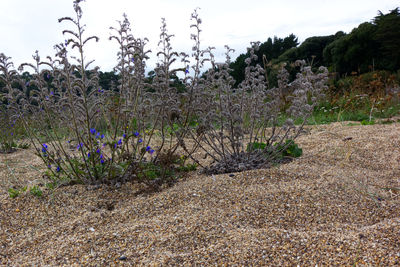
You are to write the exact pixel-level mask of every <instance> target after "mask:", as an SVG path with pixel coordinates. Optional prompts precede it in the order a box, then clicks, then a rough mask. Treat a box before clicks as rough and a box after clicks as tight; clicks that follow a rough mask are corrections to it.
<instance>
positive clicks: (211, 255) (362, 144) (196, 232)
mask: <svg viewBox="0 0 400 267" xmlns="http://www.w3.org/2000/svg"><path fill="white" fill-rule="evenodd" d="M346 124H347V123H333V124H330V125H323V126H321V125H319V126H312V127H307V134H304V135H302V136H301V137H299V139H297V141H296V142H297V143H299V145H300V147H302V148H303V156H302V157H301V158H299V159H296V160H294V161H292V162H290V163H288V164H283V165H279V166H275V167H272V168H270V169H261V170H253V171H246V172H242V173H234V175H233V176H232V175H229V174H223V175H212V176H205V175H200V174H197V173H192V174H191V175H190V176H189V177H187V178H186V179H184V180H182V181H180V182H178V183H177V184H176V185H174V186H173V187H171V188H167V189H165V190H163V191H162V192H160V193H153V194H146V193H140V192H141V189H143V188H142V187H140V186H139V185H137V184H132V183H127V184H124V185H122V187H120V188H113V187H107V186H101V187H99V188H93V187H87V186H83V185H74V186H69V187H63V188H58V189H56V190H55V191H54V192H53V193H50V192H49V191H45V192H44V196H43V197H42V198H37V197H34V196H31V195H30V194H29V193H26V194H23V195H21V196H19V197H18V198H16V199H11V198H9V196H8V194H7V189H8V187H9V186H10V185H18V184H26V183H29V182H31V184H41V183H43V181H42V180H43V179H42V178H41V176H40V171H41V170H42V169H41V168H40V159H38V158H37V157H36V156H34V155H33V151H32V150H30V151H25V150H24V151H18V152H16V153H14V154H9V155H0V182H1V183H0V189H1V191H0V225H1V228H0V264H1V265H6V266H25V265H26V266H32V265H34V266H43V265H52V266H54V265H57V266H60V265H66V266H74V265H77V266H80V265H93V266H95V265H97V266H104V265H126V266H136V265H146V266H147V265H179V266H185V265H193V264H198V265H240V266H242V265H273V266H286V265H297V264H299V265H301V266H310V265H312V266H315V265H316V264H318V265H319V266H320V265H329V266H330V265H347V266H348V265H352V264H358V265H372V266H377V265H382V266H393V265H399V264H400V208H399V207H400V205H399V204H400V199H399V194H400V192H399V190H398V189H399V187H400V124H399V123H395V124H389V125H369V126H346ZM6 157H7V158H6ZM11 173H12V174H11Z"/></svg>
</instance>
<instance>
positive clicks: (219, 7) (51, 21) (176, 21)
mask: <svg viewBox="0 0 400 267" xmlns="http://www.w3.org/2000/svg"><path fill="white" fill-rule="evenodd" d="M72 2H73V1H72V0H34V1H33V0H0V4H1V5H0V6H1V10H0V53H4V54H5V55H6V56H8V57H11V58H12V61H13V62H14V64H15V66H16V67H18V66H19V64H21V63H23V62H31V63H32V62H33V60H32V55H33V54H34V52H35V51H36V50H38V51H39V53H40V55H41V57H42V58H45V57H46V56H52V57H53V56H54V49H53V46H54V45H55V44H57V43H61V42H63V41H64V40H65V39H66V37H65V36H63V34H62V31H63V30H64V29H74V28H72V24H70V23H68V22H63V23H58V19H59V18H61V17H68V16H70V17H73V18H74V17H75V16H74V15H75V14H74V10H73V5H72ZM399 6H400V1H399V0H334V1H333V0H297V1H296V0H86V1H85V2H83V3H82V4H81V7H82V10H83V18H82V20H83V23H85V24H86V25H87V28H86V34H87V36H91V35H96V36H98V37H99V38H100V41H99V42H98V43H95V42H92V43H90V44H89V45H88V46H87V49H86V50H85V52H86V59H87V60H92V59H95V63H94V64H95V65H97V66H100V69H101V70H102V71H110V70H112V68H113V67H114V66H115V65H116V62H117V56H116V54H117V52H118V45H117V43H116V42H115V41H114V42H113V41H110V40H109V39H108V38H109V36H110V33H111V30H110V29H109V28H110V27H117V26H118V23H117V21H118V20H122V19H123V17H122V15H123V14H124V13H126V14H127V16H128V19H129V20H130V22H131V26H132V33H133V35H134V36H135V37H140V38H144V37H147V38H148V39H149V46H148V48H149V49H150V50H152V52H153V53H152V54H151V59H150V60H149V61H148V62H147V65H148V68H147V69H148V70H150V69H152V68H153V67H154V66H155V64H156V62H157V57H156V53H157V51H158V47H157V43H158V40H159V34H160V26H161V18H165V19H166V22H167V27H168V32H169V33H170V34H174V37H173V39H172V42H171V43H172V47H173V48H174V50H176V51H178V52H181V51H182V52H186V53H188V54H190V53H191V48H192V46H193V43H192V41H191V40H190V34H191V33H192V31H191V29H190V24H191V22H190V15H191V13H192V12H193V10H194V9H195V8H200V9H199V10H198V13H199V15H200V17H201V19H202V21H203V23H202V26H201V29H202V32H201V42H202V47H203V48H205V47H208V46H214V47H216V50H215V56H216V59H217V60H219V61H223V60H224V52H225V49H224V45H229V46H230V47H231V48H233V49H235V53H234V54H233V56H232V58H233V59H234V58H235V57H236V56H238V55H239V54H241V53H244V52H245V51H246V47H248V46H249V44H250V42H252V41H261V42H265V41H266V40H267V39H268V37H271V38H273V37H274V36H277V37H279V38H284V37H286V36H288V35H289V34H291V33H293V34H295V35H296V36H297V37H298V39H299V41H300V42H302V41H304V40H305V39H306V38H308V37H311V36H323V35H331V34H335V33H336V32H338V31H344V32H346V33H348V32H350V31H351V30H352V29H353V28H355V27H357V26H358V25H359V24H360V23H363V22H366V21H371V20H372V19H373V18H374V17H375V16H376V15H377V14H378V10H380V11H381V12H383V13H388V12H389V11H390V10H393V9H395V8H396V7H399ZM74 30H75V29H74Z"/></svg>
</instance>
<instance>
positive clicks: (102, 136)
mask: <svg viewBox="0 0 400 267" xmlns="http://www.w3.org/2000/svg"><path fill="white" fill-rule="evenodd" d="M100 138H101V139H103V138H104V134H102V135H101V136H100ZM104 145H105V144H104Z"/></svg>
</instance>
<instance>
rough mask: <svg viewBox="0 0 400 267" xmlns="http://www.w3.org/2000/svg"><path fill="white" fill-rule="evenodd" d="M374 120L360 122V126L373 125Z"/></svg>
mask: <svg viewBox="0 0 400 267" xmlns="http://www.w3.org/2000/svg"><path fill="white" fill-rule="evenodd" d="M374 124H375V120H362V121H361V125H374Z"/></svg>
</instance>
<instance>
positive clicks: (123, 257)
mask: <svg viewBox="0 0 400 267" xmlns="http://www.w3.org/2000/svg"><path fill="white" fill-rule="evenodd" d="M118 259H119V260H120V261H126V259H127V258H126V256H124V255H122V256H121V257H119V258H118Z"/></svg>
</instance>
